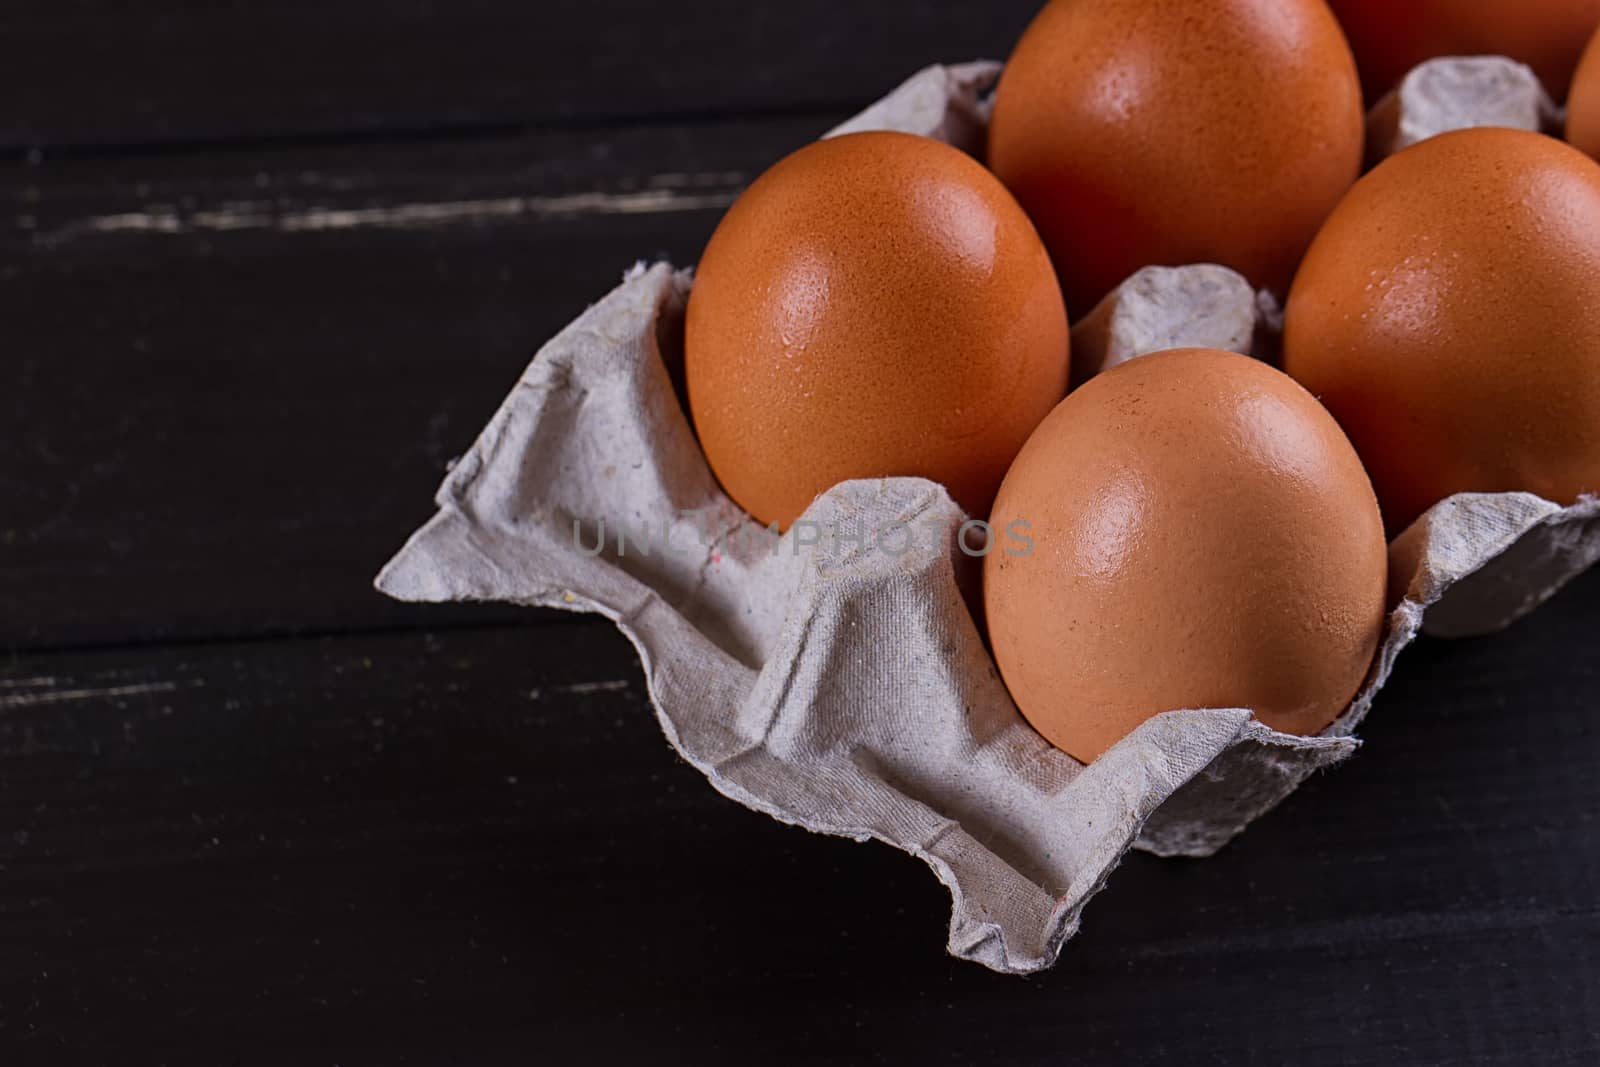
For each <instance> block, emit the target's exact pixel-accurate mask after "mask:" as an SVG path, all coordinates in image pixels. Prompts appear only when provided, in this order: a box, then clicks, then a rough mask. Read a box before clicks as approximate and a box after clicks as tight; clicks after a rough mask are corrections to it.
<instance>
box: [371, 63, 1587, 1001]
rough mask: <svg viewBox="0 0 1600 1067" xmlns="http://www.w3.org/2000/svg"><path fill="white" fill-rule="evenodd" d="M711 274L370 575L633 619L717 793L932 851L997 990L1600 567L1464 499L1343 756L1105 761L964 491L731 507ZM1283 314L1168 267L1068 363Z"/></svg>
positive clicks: (612, 327)
mask: <svg viewBox="0 0 1600 1067" xmlns="http://www.w3.org/2000/svg"><path fill="white" fill-rule="evenodd" d="M999 69H1000V67H999V65H998V64H994V63H973V64H965V65H961V66H956V67H949V68H946V67H930V68H928V69H927V70H924V71H922V72H920V73H918V74H917V75H916V76H914V77H913V78H912V79H911V80H910V81H908V82H907V83H906V84H905V85H904V86H902V87H901V88H900V89H899V90H897V91H896V92H895V93H893V94H891V95H890V96H889V97H887V98H886V99H885V100H883V101H881V102H879V103H878V104H875V105H873V107H871V108H869V109H868V110H867V111H866V112H864V113H863V114H862V115H861V116H859V117H857V118H856V119H854V120H852V121H851V122H850V123H847V124H846V125H845V126H844V127H841V128H840V130H838V131H835V132H836V133H838V132H848V131H851V130H855V129H899V130H903V131H906V132H912V133H920V134H924V135H928V136H934V137H938V138H939V139H941V140H945V141H947V142H950V143H953V144H955V145H957V146H959V147H963V148H966V149H968V150H969V151H976V150H978V149H980V148H981V145H982V139H983V130H984V121H985V117H986V103H985V99H986V94H987V92H988V90H989V88H990V87H992V85H993V83H994V80H995V78H996V77H997V75H998V72H999ZM692 284H693V279H692V274H691V273H690V272H689V271H684V270H677V269H674V268H673V267H672V266H670V265H668V264H656V265H653V266H649V267H645V266H642V265H641V266H639V267H636V268H635V269H633V270H632V271H630V272H629V273H628V275H627V277H626V279H625V280H624V282H623V284H622V285H621V286H620V287H619V288H617V289H616V290H614V291H613V292H612V293H610V294H609V295H607V296H606V297H605V298H604V299H603V300H601V301H600V302H599V303H597V304H596V305H594V306H593V307H591V308H590V309H589V310H588V311H586V312H585V313H584V314H583V315H582V316H580V317H579V318H578V319H577V320H576V321H575V322H573V323H572V324H571V325H570V326H569V327H568V328H567V329H566V330H564V331H563V332H562V333H561V334H559V335H558V336H557V337H556V338H554V339H553V340H552V341H550V342H549V343H548V344H547V345H545V346H544V348H542V349H541V350H540V352H539V353H538V354H537V355H536V356H535V357H534V359H533V361H532V363H530V364H529V366H528V368H527V369H526V370H525V371H524V373H523V375H522V377H521V379H520V380H519V381H518V383H517V385H516V386H515V388H514V389H513V390H512V392H511V394H510V395H509V396H508V397H507V399H506V400H505V402H504V403H503V405H502V406H501V408H500V409H499V411H498V412H497V413H496V414H495V416H494V417H493V419H491V421H490V422H489V424H488V426H487V427H486V428H485V429H484V430H483V432H482V434H481V435H480V436H479V438H478V439H477V441H476V442H475V443H474V444H473V446H472V448H471V450H470V451H469V452H468V453H467V454H466V455H465V456H464V457H462V458H461V460H459V461H458V462H457V463H456V464H455V466H454V467H453V468H452V470H451V471H450V473H449V475H448V477H447V478H446V479H445V481H444V484H443V485H442V486H441V487H440V489H439V492H438V494H437V497H436V502H437V504H438V508H439V510H438V513H437V514H436V515H435V516H434V517H433V518H432V519H431V520H430V521H429V522H428V523H427V524H426V525H424V526H423V527H422V528H421V529H420V530H418V531H417V532H416V533H415V534H413V535H412V537H411V538H410V540H409V541H408V542H407V544H406V545H405V546H404V548H402V549H401V551H400V552H399V553H398V554H397V555H396V556H395V558H394V559H393V560H391V561H390V562H389V564H388V565H387V566H386V567H385V568H384V570H383V571H382V573H381V574H380V575H379V576H378V579H377V583H376V584H377V586H378V588H379V589H380V590H382V591H384V592H385V593H387V594H389V595H391V596H394V597H396V598H399V599H402V600H410V601H447V600H495V601H506V602H511V603H518V604H527V605H542V606H547V607H556V608H562V609H567V610H572V611H581V612H593V613H598V614H601V615H604V616H606V617H607V618H610V619H611V620H612V621H613V622H615V624H616V625H617V626H618V628H619V629H620V630H621V631H622V632H623V633H624V634H625V635H627V637H628V638H629V639H630V641H632V643H633V644H634V646H635V648H636V649H637V650H638V653H639V656H640V659H641V661H642V663H643V666H644V670H645V673H646V677H647V682H648V686H649V693H650V699H651V703H652V705H653V706H654V708H655V711H656V715H657V718H658V720H659V722H660V725H661V728H662V730H663V732H664V733H665V734H666V737H667V740H668V741H669V743H671V744H672V746H673V747H674V748H675V749H676V750H677V751H678V753H679V754H680V755H682V757H683V758H684V759H686V760H687V761H688V762H689V763H691V764H692V765H693V766H695V767H696V768H697V769H699V770H700V771H701V772H702V773H703V774H704V775H705V776H706V778H707V779H708V781H709V782H710V783H711V785H712V786H713V787H714V788H716V789H717V790H718V791H719V792H721V793H723V794H724V795H726V796H728V797H730V798H732V799H734V800H736V801H738V802H740V803H742V804H745V805H746V806H748V807H750V808H753V809H755V810H757V811H762V812H765V813H767V814H769V815H771V816H772V817H774V818H776V819H779V820H781V821H784V822H787V823H792V824H795V825H799V826H804V827H806V828H807V829H810V830H813V831H817V832H821V833H829V834H836V835H841V836H846V837H850V838H854V839H856V840H862V841H865V840H878V841H882V842H885V843H887V844H890V845H893V846H894V847H896V848H898V849H901V850H903V851H905V852H907V853H909V854H911V855H914V856H917V857H919V858H921V859H922V860H923V861H925V862H926V863H927V864H928V865H929V867H930V868H932V870H933V871H934V873H935V875H936V876H937V877H938V878H939V879H940V881H941V882H943V883H944V885H945V886H946V887H947V888H948V889H949V890H950V894H951V899H952V904H951V919H950V927H949V933H948V948H949V951H950V952H951V953H952V954H954V955H956V956H958V957H961V958H963V959H968V960H973V961H976V962H978V963H981V964H983V965H985V966H987V967H990V968H992V969H994V970H996V971H1000V972H1004V973H1011V974H1025V973H1029V972H1033V971H1037V970H1040V969H1043V968H1045V967H1048V966H1050V965H1051V964H1052V963H1053V962H1054V961H1055V960H1056V958H1057V957H1058V955H1059V953H1060V951H1061V947H1062V945H1063V944H1064V943H1065V942H1066V940H1067V939H1068V938H1069V937H1071V935H1072V934H1073V933H1074V932H1075V931H1076V930H1077V928H1078V924H1079V920H1080V916H1081V914H1082V910H1083V907H1084V905H1085V904H1086V902H1087V901H1088V900H1089V899H1090V897H1092V896H1093V895H1094V893H1096V892H1097V891H1098V890H1099V889H1100V888H1101V887H1102V886H1103V885H1104V884H1105V881H1106V879H1107V877H1108V876H1109V875H1110V873H1111V871H1112V870H1113V869H1114V868H1115V867H1116V865H1117V863H1118V861H1119V860H1120V859H1121V857H1122V856H1123V855H1124V854H1125V853H1126V852H1127V850H1128V849H1129V848H1133V847H1138V848H1143V849H1146V850H1148V851H1151V852H1155V853H1158V854H1161V855H1185V856H1204V855H1209V854H1211V853H1212V852H1214V851H1216V850H1217V849H1218V848H1220V847H1221V846H1222V845H1223V844H1225V843H1226V842H1227V841H1228V840H1229V839H1230V838H1231V837H1233V836H1234V835H1235V834H1237V833H1239V832H1240V831H1241V830H1242V829H1244V827H1245V826H1247V825H1248V824H1249V823H1250V822H1251V821H1252V820H1253V819H1255V818H1256V817H1258V816H1259V815H1261V814H1262V813H1264V812H1265V811H1267V810H1269V809H1270V808H1271V807H1273V806H1274V805H1275V804H1277V803H1278V802H1279V801H1281V800H1282V799H1283V798H1284V797H1285V796H1287V795H1288V794H1289V793H1290V792H1292V791H1293V790H1294V789H1295V787H1296V786H1298V785H1299V783H1300V782H1301V781H1303V780H1304V779H1305V778H1306V777H1307V776H1308V775H1309V774H1311V773H1312V772H1314V771H1316V770H1318V769H1320V768H1324V767H1328V766H1331V765H1333V764H1336V763H1338V762H1339V761H1341V760H1342V759H1344V758H1345V757H1347V756H1348V755H1349V754H1350V753H1351V752H1352V751H1354V750H1355V748H1356V747H1357V746H1358V745H1359V741H1358V740H1357V739H1356V738H1355V736H1354V731H1355V729H1356V728H1357V726H1358V725H1359V724H1360V722H1361V719H1362V718H1363V717H1364V716H1365V714H1366V713H1367V710H1368V708H1369V707H1370V705H1371V701H1372V698H1373V696H1374V695H1375V694H1376V693H1377V691H1378V690H1379V688H1380V687H1381V686H1382V685H1383V682H1384V680H1385V679H1386V678H1387V677H1388V675H1389V672H1390V670H1391V669H1392V667H1393V665H1394V662H1395V659H1396V657H1397V656H1398V655H1399V653H1400V652H1401V650H1402V649H1403V648H1404V647H1405V646H1406V645H1407V644H1408V643H1409V642H1410V641H1411V640H1412V639H1413V638H1414V637H1415V636H1416V634H1417V633H1418V632H1419V631H1420V630H1421V629H1422V628H1423V627H1424V626H1425V625H1427V626H1429V627H1430V628H1433V627H1434V625H1435V623H1436V621H1437V623H1438V628H1439V629H1440V630H1442V631H1443V632H1447V633H1469V632H1481V631H1484V630H1489V629H1493V628H1496V627H1499V626H1503V625H1505V624H1506V623H1508V622H1510V621H1511V620H1513V619H1515V618H1517V617H1518V616H1520V615H1521V614H1523V613H1525V612H1526V611H1528V610H1531V609H1532V608H1533V607H1534V606H1536V605H1537V604H1538V603H1539V602H1541V601H1542V600H1543V599H1544V598H1546V597H1548V596H1549V595H1550V594H1551V593H1553V592H1554V591H1555V590H1556V589H1558V588H1559V587H1560V586H1561V585H1562V584H1563V583H1564V582H1565V581H1567V580H1569V579H1570V578H1571V577H1573V576H1574V575H1576V574H1577V573H1579V572H1580V571H1582V570H1583V569H1584V568H1585V567H1587V566H1588V565H1590V564H1591V563H1593V562H1594V560H1595V559H1596V557H1597V556H1600V501H1594V500H1586V501H1583V502H1581V503H1580V504H1578V505H1577V506H1575V507H1571V508H1562V507H1558V506H1557V505H1555V504H1552V503H1550V502H1548V501H1544V500H1540V499H1539V498H1537V497H1532V496H1529V495H1527V494H1496V495H1468V496H1461V497H1455V498H1452V499H1451V500H1448V501H1445V502H1444V503H1442V504H1440V505H1438V506H1437V507H1435V508H1434V509H1433V510H1432V511H1430V512H1429V513H1428V514H1427V515H1426V516H1424V517H1423V518H1422V519H1420V520H1419V521H1418V522H1417V523H1416V524H1415V525H1414V526H1413V527H1412V528H1411V529H1410V530H1408V531H1407V532H1406V533H1405V534H1404V535H1403V536H1401V537H1400V538H1398V539H1397V540H1396V541H1395V542H1394V544H1393V545H1392V546H1391V557H1392V558H1391V567H1392V572H1393V577H1392V581H1393V582H1394V584H1395V589H1396V595H1397V596H1398V594H1399V592H1400V591H1401V590H1403V591H1404V593H1405V595H1404V597H1403V599H1400V600H1399V606H1398V607H1397V608H1396V609H1395V610H1394V611H1393V613H1392V614H1391V616H1390V617H1389V620H1388V625H1387V630H1386V633H1385V637H1384V641H1383V644H1382V647H1381V649H1380V651H1379V654H1378V656H1377V658H1376V661H1375V662H1374V665H1373V667H1372V670H1371V673H1370V675H1369V677H1368V679H1367V681H1366V683H1365V685H1364V686H1363V688H1362V690H1361V692H1360V693H1359V695H1358V696H1357V698H1356V699H1355V701H1354V702H1353V703H1352V705H1351V706H1350V708H1349V709H1348V710H1347V711H1346V713H1345V714H1344V715H1343V716H1342V717H1341V718H1340V719H1339V721H1338V722H1336V723H1335V724H1334V725H1333V726H1332V727H1330V728H1329V729H1328V730H1327V731H1326V732H1325V733H1324V734H1323V735H1321V736H1318V737H1297V736H1290V735H1285V734H1280V733H1276V732H1274V731H1272V730H1270V729H1268V728H1266V727H1265V726H1263V725H1261V724H1260V723H1259V722H1257V721H1256V720H1255V719H1254V718H1253V717H1252V716H1251V713H1250V712H1249V710H1247V709H1231V710H1218V709H1206V710H1180V711H1172V712H1169V713H1166V714H1164V715H1159V716H1156V717H1155V718H1153V719H1151V720H1149V721H1148V722H1146V723H1145V724H1144V725H1143V726H1141V727H1140V728H1139V729H1138V730H1136V731H1135V732H1134V733H1133V734H1131V735H1130V736H1128V737H1127V738H1125V739H1124V740H1123V741H1122V742H1120V743H1119V744H1117V745H1116V746H1114V747H1113V748H1112V749H1111V750H1110V751H1109V752H1107V753H1106V754H1105V755H1104V756H1102V757H1101V758H1100V759H1098V760H1096V761H1095V762H1094V763H1093V764H1090V765H1087V766H1085V765H1084V764H1081V763H1079V762H1077V761H1076V760H1074V759H1073V758H1072V757H1070V756H1068V755H1066V754H1065V753H1063V752H1060V751H1058V750H1057V749H1055V748H1053V747H1051V746H1050V745H1048V744H1047V743H1046V742H1045V741H1044V740H1043V739H1042V738H1041V737H1039V735H1038V734H1037V733H1035V732H1034V731H1033V730H1032V728H1031V727H1029V726H1028V725H1027V723H1026V722H1025V721H1024V720H1023V718H1022V717H1021V715H1020V714H1019V713H1018V711H1017V709H1016V707H1015V705H1014V704H1013V703H1012V701H1011V699H1010V697H1009V695H1008V694H1007V692H1006V689H1005V686H1004V684H1003V683H1002V682H1001V680H1000V678H999V676H998V673H997V671H996V669H995V666H994V663H993V661H992V659H991V658H990V656H989V653H988V651H987V650H986V648H985V646H984V643H983V640H982V637H981V635H980V633H979V630H978V626H977V624H976V623H975V622H974V616H973V612H972V608H971V605H972V603H973V602H974V601H973V594H974V592H975V590H976V583H977V573H978V565H979V560H978V559H977V558H975V554H974V546H973V542H974V539H973V538H972V537H971V536H969V535H970V533H971V528H970V527H968V526H965V525H964V523H965V516H963V515H962V513H961V512H960V510H959V508H957V507H956V505H955V504H954V503H952V501H951V500H950V498H949V496H948V495H947V494H946V493H945V491H944V490H943V489H942V488H941V487H940V486H938V485H936V484H934V483H931V482H928V481H924V480H921V479H910V478H900V479H885V480H876V481H857V482H847V483H845V484H843V485H840V486H837V487H836V488H834V489H833V490H831V491H829V492H828V493H826V494H824V495H823V496H822V497H820V498H819V499H818V500H817V501H816V502H815V503H814V504H813V505H812V506H811V508H810V509H809V510H808V511H807V512H806V513H805V515H804V516H803V518H802V520H801V521H800V522H797V523H796V524H795V525H794V527H793V528H791V530H790V531H789V533H787V534H785V535H783V536H782V537H781V538H779V537H777V536H776V535H774V534H772V533H771V532H769V531H768V530H767V529H766V528H764V527H762V526H760V525H759V524H757V523H755V522H754V521H752V520H751V519H749V517H748V516H746V515H745V514H744V513H743V512H742V511H741V510H740V509H739V508H738V507H737V505H735V504H734V503H733V502H732V501H731V500H729V499H728V498H727V497H726V496H725V495H724V494H723V493H722V491H721V489H720V488H719V487H718V485H717V483H716V481H715V479H714V478H713V477H712V475H711V472H710V469H709V468H708V466H707V464H706V461H705V458H704V456H703V454H702V452H701V450H700V447H699V444H698V443H697V441H696V440H695V436H694V433H693V430H692V428H691V426H690V424H689V421H688V418H687V416H686V415H685V413H684V409H683V406H682V404H681V403H680V400H679V395H678V392H677V390H676V387H675V385H674V382H675V380H677V379H678V378H679V376H680V371H681V362H682V358H683V353H682V345H683V315H684V306H685V302H686V299H687V295H688V292H689V289H690V287H691V286H692ZM1278 318H1279V317H1278V313H1277V308H1276V304H1275V302H1274V301H1273V300H1272V299H1271V298H1270V297H1268V296H1264V295H1263V294H1258V293H1255V292H1253V291H1252V290H1251V289H1250V287H1249V286H1248V285H1247V284H1245V283H1244V281H1243V279H1242V278H1239V277H1238V276H1237V275H1236V274H1233V272H1231V271H1227V270H1225V269H1224V268H1220V267H1215V266H1210V265H1197V266H1190V267H1182V268H1153V269H1150V270H1146V271H1141V272H1139V273H1138V274H1137V275H1135V276H1134V277H1133V278H1131V279H1129V281H1128V282H1127V283H1125V284H1124V286H1123V287H1122V288H1121V289H1119V290H1118V292H1116V293H1114V294H1112V296H1111V297H1108V298H1107V301H1106V302H1105V303H1104V304H1102V305H1101V306H1100V307H1099V308H1097V309H1096V310H1095V311H1094V313H1092V314H1091V315H1089V316H1087V317H1086V318H1085V319H1084V320H1083V321H1082V322H1080V323H1079V324H1077V326H1076V327H1075V329H1074V334H1073V345H1074V350H1075V357H1074V358H1075V361H1077V360H1078V354H1079V353H1081V354H1082V357H1083V360H1084V362H1082V363H1079V366H1078V369H1079V370H1083V371H1084V373H1092V372H1093V371H1095V370H1097V369H1099V368H1100V367H1102V366H1107V365H1112V364H1114V363H1116V362H1121V361H1124V360H1126V359H1130V358H1137V356H1138V355H1139V354H1140V353H1142V352H1148V351H1153V350H1156V349H1160V348H1168V347H1174V346H1180V345H1196V344H1202V345H1212V346H1219V347H1229V348H1232V349H1234V350H1236V351H1242V352H1245V353H1247V354H1249V353H1252V352H1254V353H1255V354H1257V355H1258V356H1263V357H1265V358H1271V356H1272V354H1273V349H1274V337H1275V331H1276V330H1277V328H1278V326H1279V325H1280V322H1279V321H1278ZM1085 368H1087V369H1085Z"/></svg>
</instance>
